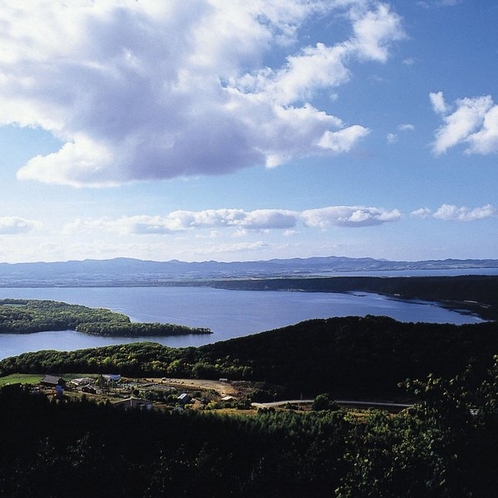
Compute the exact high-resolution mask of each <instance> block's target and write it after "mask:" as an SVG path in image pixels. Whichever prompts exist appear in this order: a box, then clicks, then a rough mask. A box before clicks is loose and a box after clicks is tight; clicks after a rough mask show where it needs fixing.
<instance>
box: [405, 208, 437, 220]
mask: <svg viewBox="0 0 498 498" xmlns="http://www.w3.org/2000/svg"><path fill="white" fill-rule="evenodd" d="M410 216H413V217H414V218H422V219H424V220H427V219H429V218H430V217H431V216H432V212H431V210H430V209H429V208H420V209H416V210H415V211H412V212H411V213H410Z"/></svg>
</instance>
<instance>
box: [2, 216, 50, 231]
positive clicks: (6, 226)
mask: <svg viewBox="0 0 498 498" xmlns="http://www.w3.org/2000/svg"><path fill="white" fill-rule="evenodd" d="M40 226H41V224H40V223H39V222H37V221H33V220H26V219H24V218H19V217H17V216H4V217H0V235H17V234H21V233H27V232H32V231H33V230H36V229H38V228H39V227H40Z"/></svg>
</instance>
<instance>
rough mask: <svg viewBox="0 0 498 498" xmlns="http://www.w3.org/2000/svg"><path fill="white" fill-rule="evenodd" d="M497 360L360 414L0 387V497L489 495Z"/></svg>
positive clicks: (495, 443) (497, 457)
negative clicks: (162, 405)
mask: <svg viewBox="0 0 498 498" xmlns="http://www.w3.org/2000/svg"><path fill="white" fill-rule="evenodd" d="M497 379H498V369H497V367H496V365H495V366H494V367H493V368H492V369H491V371H490V372H489V373H488V374H487V375H486V376H485V378H480V379H478V378H477V376H476V375H475V371H473V370H472V369H471V370H468V371H467V372H464V373H463V374H461V375H459V376H456V377H455V378H453V379H451V380H448V379H446V380H445V379H441V378H436V377H432V376H431V377H429V378H428V379H426V380H425V381H414V382H412V381H410V382H407V386H408V388H409V389H412V390H413V391H416V393H415V395H416V396H418V397H419V403H417V404H416V405H415V406H414V407H413V408H412V409H410V410H407V411H405V412H402V413H400V414H398V415H396V416H393V415H389V414H387V413H383V412H379V411H372V412H369V414H368V415H367V417H366V418H365V417H357V416H355V415H352V414H350V413H348V412H345V411H341V410H339V411H330V410H323V411H317V412H309V413H294V412H278V411H274V410H266V411H260V412H258V414H257V415H254V416H252V417H249V416H242V415H238V416H221V415H215V414H208V413H198V412H190V411H186V412H181V413H180V412H176V411H173V412H171V413H162V412H154V411H153V412H142V411H139V410H132V411H130V412H121V411H118V410H116V409H115V408H113V407H111V406H109V405H96V404H93V403H90V402H87V401H81V402H67V403H60V404H58V403H55V402H51V401H49V400H48V399H46V398H44V397H43V396H42V395H39V394H38V395H36V394H31V393H30V391H29V389H27V388H23V387H20V386H9V387H7V388H4V389H3V390H2V391H0V423H1V424H2V431H1V432H0V494H1V496H9V497H27V496H29V497H33V498H37V497H40V498H41V497H43V498H46V497H53V498H58V497H67V496H71V497H74V498H78V497H88V496H92V497H96V498H98V497H101V496H102V497H104V496H106V497H108V496H113V497H115V498H120V497H132V496H135V497H144V498H145V497H147V498H153V497H154V498H155V497H161V496H187V497H197V496H199V497H200V496H205V497H215V496H216V497H219V496H241V497H245V496H246V497H249V496H260V497H274V496H295V497H308V496H315V497H330V496H337V497H338V498H353V497H354V498H363V497H365V498H366V497H378V496H382V497H392V498H399V497H400V496H407V497H413V498H423V497H434V498H436V497H437V498H440V497H448V498H460V497H462V498H463V497H475V498H488V497H489V498H491V497H494V496H496V489H497V486H498V474H497V473H496V467H497V465H498V404H497V401H496V399H497V388H498V381H497Z"/></svg>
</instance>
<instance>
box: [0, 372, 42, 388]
mask: <svg viewBox="0 0 498 498" xmlns="http://www.w3.org/2000/svg"><path fill="white" fill-rule="evenodd" d="M42 379H43V375H40V374H11V375H7V376H5V377H0V387H3V386H6V385H7V384H39V383H40V381H41V380H42Z"/></svg>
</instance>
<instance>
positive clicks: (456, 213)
mask: <svg viewBox="0 0 498 498" xmlns="http://www.w3.org/2000/svg"><path fill="white" fill-rule="evenodd" d="M410 214H411V216H413V217H416V218H422V219H429V218H436V219H439V220H444V221H477V220H484V219H486V218H495V217H496V216H498V210H497V209H496V208H495V207H494V206H492V205H491V204H486V205H485V206H482V207H476V208H468V207H466V206H460V207H459V206H455V205H454V204H443V205H442V206H441V207H439V208H438V209H437V210H436V211H435V212H434V213H433V212H432V211H431V210H430V209H429V208H420V209H417V210H415V211H412V212H411V213H410Z"/></svg>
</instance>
